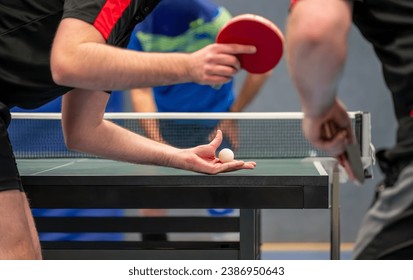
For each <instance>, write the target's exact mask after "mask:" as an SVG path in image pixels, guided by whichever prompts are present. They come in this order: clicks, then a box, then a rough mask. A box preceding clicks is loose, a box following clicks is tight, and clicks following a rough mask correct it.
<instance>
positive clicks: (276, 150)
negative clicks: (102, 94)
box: [8, 112, 371, 159]
mask: <svg viewBox="0 0 413 280" xmlns="http://www.w3.org/2000/svg"><path fill="white" fill-rule="evenodd" d="M349 114H350V116H351V119H352V124H353V129H354V133H355V135H356V138H357V140H358V141H359V143H360V144H361V152H362V156H370V153H371V151H370V149H369V144H370V123H369V121H370V118H369V114H368V113H364V112H355V113H349ZM12 117H13V121H12V122H11V124H10V127H9V130H8V131H9V136H10V141H11V143H12V145H13V150H14V153H15V157H16V158H91V157H92V158H93V157H94V156H92V155H89V154H85V153H81V152H76V151H70V150H68V149H67V148H66V146H65V143H64V138H63V133H62V128H61V115H60V114H56V113H46V114H45V113H30V114H24V113H14V114H12ZM105 118H106V119H107V120H109V121H111V122H114V123H116V124H118V125H120V126H122V127H125V128H126V129H128V130H131V131H133V132H136V133H139V134H141V135H145V136H147V135H149V134H154V133H156V132H157V131H161V134H162V136H163V138H164V140H165V141H166V142H167V143H170V144H171V145H173V146H176V147H182V148H186V147H193V146H195V145H201V144H208V143H209V135H210V134H211V133H212V134H213V133H214V129H215V128H216V127H217V126H219V125H224V124H225V123H232V124H235V126H232V129H223V133H224V137H225V138H226V139H238V140H237V141H236V142H234V141H231V140H228V141H227V145H223V146H222V147H224V146H225V147H230V148H232V149H233V150H234V152H235V155H236V158H240V159H260V158H306V157H326V156H328V155H327V154H326V153H325V152H323V151H320V150H319V149H317V148H315V147H313V146H312V145H311V144H310V143H309V142H308V141H307V140H306V139H305V137H304V136H303V133H302V129H301V123H302V114H301V113H199V114H198V113H196V114H194V113H191V114H188V113H175V114H173V113H171V114H164V113H150V114H143V113H111V114H106V115H105ZM144 125H145V127H146V128H145V129H144ZM234 127H236V129H234ZM234 143H237V144H235V145H234Z"/></svg>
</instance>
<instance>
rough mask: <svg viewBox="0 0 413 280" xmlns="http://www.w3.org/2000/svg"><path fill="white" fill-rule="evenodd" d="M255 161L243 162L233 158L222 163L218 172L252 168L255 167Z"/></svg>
mask: <svg viewBox="0 0 413 280" xmlns="http://www.w3.org/2000/svg"><path fill="white" fill-rule="evenodd" d="M256 165H257V164H256V163H255V162H244V161H241V160H234V161H231V162H227V163H223V164H222V165H221V166H220V168H219V171H218V172H219V173H224V172H231V171H235V170H239V169H254V168H255V167H256Z"/></svg>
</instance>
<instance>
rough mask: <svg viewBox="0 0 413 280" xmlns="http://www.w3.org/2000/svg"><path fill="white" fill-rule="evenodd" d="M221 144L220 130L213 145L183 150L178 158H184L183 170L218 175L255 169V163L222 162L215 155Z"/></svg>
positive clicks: (212, 142)
mask: <svg viewBox="0 0 413 280" xmlns="http://www.w3.org/2000/svg"><path fill="white" fill-rule="evenodd" d="M221 143H222V131H220V130H218V131H217V134H216V136H215V138H214V139H213V140H212V141H211V143H209V144H207V145H201V146H197V147H195V148H190V149H184V150H181V154H180V155H178V157H182V158H183V166H182V167H181V168H183V169H186V170H191V171H195V172H200V173H206V174H218V173H222V172H230V171H235V170H239V169H253V168H255V166H256V163H255V162H244V161H240V160H233V161H231V162H227V163H222V162H220V161H219V159H218V158H217V157H216V156H215V155H216V150H217V149H218V147H219V146H220V145H221Z"/></svg>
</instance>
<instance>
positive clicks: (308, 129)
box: [303, 99, 356, 181]
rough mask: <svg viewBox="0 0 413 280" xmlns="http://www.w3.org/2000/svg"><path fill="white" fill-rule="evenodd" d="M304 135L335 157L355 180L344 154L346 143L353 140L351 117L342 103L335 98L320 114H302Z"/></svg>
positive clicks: (353, 179)
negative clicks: (330, 105) (331, 104)
mask: <svg viewBox="0 0 413 280" xmlns="http://www.w3.org/2000/svg"><path fill="white" fill-rule="evenodd" d="M303 131H304V135H305V137H306V138H307V139H308V140H309V141H310V143H311V144H313V145H314V146H315V147H317V148H319V149H321V150H324V151H326V152H327V153H328V154H330V155H331V156H334V157H336V158H337V160H338V162H339V163H340V164H341V165H342V166H343V167H344V169H345V170H346V173H347V175H348V176H349V179H350V180H352V181H355V180H356V177H355V175H354V172H353V170H352V168H351V166H350V163H349V161H348V159H347V157H346V155H345V146H346V144H351V143H354V142H355V138H354V135H353V131H352V128H351V119H350V117H349V115H348V113H347V109H346V107H345V106H344V104H343V103H341V102H340V101H339V100H337V99H336V101H335V103H334V104H333V106H332V107H331V108H329V109H328V111H327V112H325V113H324V114H323V115H321V116H315V117H314V116H312V117H310V116H304V119H303Z"/></svg>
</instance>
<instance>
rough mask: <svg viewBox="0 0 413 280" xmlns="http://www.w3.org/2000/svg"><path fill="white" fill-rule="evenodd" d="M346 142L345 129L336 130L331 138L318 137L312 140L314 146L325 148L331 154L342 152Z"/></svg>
mask: <svg viewBox="0 0 413 280" xmlns="http://www.w3.org/2000/svg"><path fill="white" fill-rule="evenodd" d="M347 143H348V139H347V131H345V130H342V131H339V132H337V133H336V134H335V135H334V137H333V138H329V139H328V138H320V139H317V140H316V141H314V142H313V144H314V146H316V147H317V148H320V149H322V150H325V151H326V152H327V153H328V154H330V155H331V156H338V155H340V154H342V153H343V152H344V148H345V145H346V144H347Z"/></svg>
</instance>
